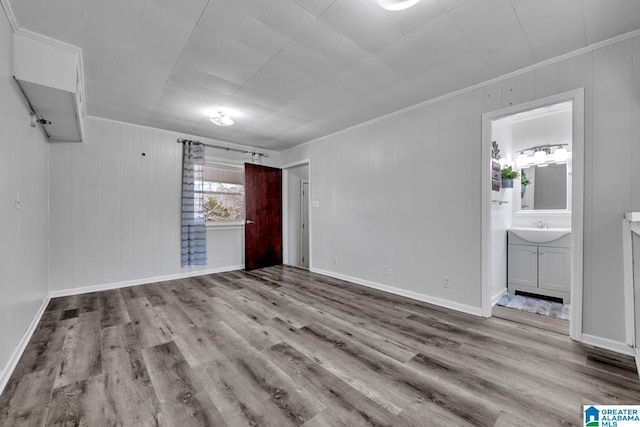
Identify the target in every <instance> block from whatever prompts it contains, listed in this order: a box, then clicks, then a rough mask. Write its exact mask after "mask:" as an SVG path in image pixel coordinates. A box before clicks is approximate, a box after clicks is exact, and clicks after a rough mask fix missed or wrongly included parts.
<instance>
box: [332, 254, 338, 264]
mask: <svg viewBox="0 0 640 427" xmlns="http://www.w3.org/2000/svg"><path fill="white" fill-rule="evenodd" d="M332 262H333V265H337V264H338V257H337V256H334V257H333V260H332Z"/></svg>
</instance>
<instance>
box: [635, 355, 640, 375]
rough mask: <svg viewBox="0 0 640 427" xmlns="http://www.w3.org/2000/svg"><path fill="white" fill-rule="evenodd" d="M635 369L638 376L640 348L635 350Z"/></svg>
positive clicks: (639, 370) (639, 372) (639, 373)
mask: <svg viewBox="0 0 640 427" xmlns="http://www.w3.org/2000/svg"><path fill="white" fill-rule="evenodd" d="M636 369H637V370H638V375H640V348H636Z"/></svg>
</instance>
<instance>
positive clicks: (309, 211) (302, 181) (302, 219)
mask: <svg viewBox="0 0 640 427" xmlns="http://www.w3.org/2000/svg"><path fill="white" fill-rule="evenodd" d="M305 184H307V193H308V197H309V198H308V199H307V216H308V218H307V227H306V228H305V229H304V230H303V229H302V227H300V252H302V249H303V248H304V234H305V232H306V233H307V234H308V236H309V237H308V238H307V241H308V243H309V248H308V250H309V254H307V258H308V259H309V268H311V252H310V251H311V241H310V240H309V238H311V230H310V229H309V226H310V224H311V219H310V218H311V210H310V207H311V203H310V200H311V193H310V191H311V190H310V188H311V185H310V184H309V180H308V179H303V180H301V181H300V225H302V224H303V223H304V219H305V218H304V216H303V215H302V212H304V185H305ZM300 263H301V264H302V265H303V268H304V261H302V259H300Z"/></svg>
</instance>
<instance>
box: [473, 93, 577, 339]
mask: <svg viewBox="0 0 640 427" xmlns="http://www.w3.org/2000/svg"><path fill="white" fill-rule="evenodd" d="M564 101H573V118H572V120H573V144H572V151H573V177H572V186H573V187H572V191H571V193H572V205H571V230H572V233H571V318H570V336H571V338H572V339H574V340H576V341H581V336H582V304H583V301H582V294H583V277H582V276H583V262H584V259H583V252H584V248H583V233H584V88H580V89H575V90H572V91H569V92H564V93H559V94H556V95H552V96H548V97H545V98H540V99H536V100H534V101H530V102H525V103H523V104H519V105H516V106H512V107H508V108H503V109H500V110H496V111H492V112H488V113H484V114H483V115H482V149H481V150H482V158H481V168H482V179H481V185H482V188H481V191H482V220H481V224H482V233H481V235H482V254H481V263H482V275H481V281H482V315H483V316H486V317H490V316H491V295H490V289H491V288H490V283H491V281H490V280H491V278H490V274H491V258H490V257H491V254H490V251H491V233H490V230H491V197H492V196H491V176H490V174H489V170H490V162H491V159H490V157H491V151H490V150H491V121H493V120H496V119H499V118H502V117H506V116H510V115H512V114H516V113H519V112H522V111H527V110H532V109H534V108H538V107H542V106H545V105H551V104H557V103H560V102H564Z"/></svg>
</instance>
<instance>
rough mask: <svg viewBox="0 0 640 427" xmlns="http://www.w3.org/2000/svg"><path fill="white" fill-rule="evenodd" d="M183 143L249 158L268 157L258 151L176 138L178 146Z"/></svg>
mask: <svg viewBox="0 0 640 427" xmlns="http://www.w3.org/2000/svg"><path fill="white" fill-rule="evenodd" d="M185 142H193V143H196V144H201V145H204V146H205V147H210V148H217V149H219V150H227V151H234V152H236V153H242V154H251V156H259V157H265V158H267V157H269V156H268V155H267V154H266V153H261V152H259V151H251V150H240V149H239V148H229V147H222V146H220V145H213V144H205V143H204V142H200V141H192V140H190V139H184V138H178V144H184V143H185Z"/></svg>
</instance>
